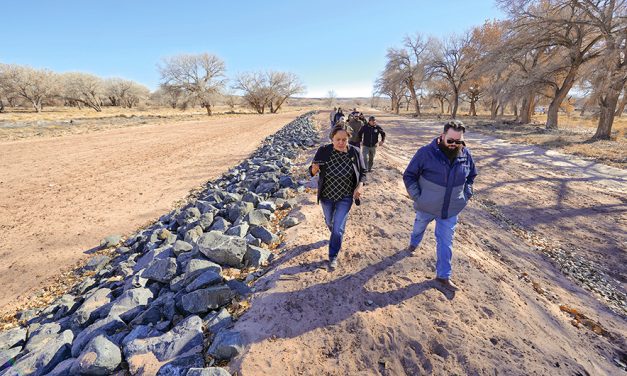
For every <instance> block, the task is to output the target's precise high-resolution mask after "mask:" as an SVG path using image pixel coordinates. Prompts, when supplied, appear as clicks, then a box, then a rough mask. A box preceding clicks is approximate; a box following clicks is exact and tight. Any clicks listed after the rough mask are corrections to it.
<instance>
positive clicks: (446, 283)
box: [435, 277, 459, 292]
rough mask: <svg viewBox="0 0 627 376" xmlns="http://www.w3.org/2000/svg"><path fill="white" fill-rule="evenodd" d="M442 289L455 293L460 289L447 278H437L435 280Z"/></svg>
mask: <svg viewBox="0 0 627 376" xmlns="http://www.w3.org/2000/svg"><path fill="white" fill-rule="evenodd" d="M435 280H436V281H437V282H438V283H439V284H440V285H441V286H442V287H444V288H445V289H447V290H449V291H452V292H455V291H457V290H459V287H457V285H456V284H454V283H453V282H452V281H451V280H450V279H446V278H437V277H436V279H435Z"/></svg>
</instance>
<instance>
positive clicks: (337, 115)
mask: <svg viewBox="0 0 627 376" xmlns="http://www.w3.org/2000/svg"><path fill="white" fill-rule="evenodd" d="M341 117H344V110H342V107H338V109H337V112H336V113H335V115H334V116H333V125H334V126H335V125H336V124H337V122H338V121H340V118H341Z"/></svg>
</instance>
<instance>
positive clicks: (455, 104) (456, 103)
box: [451, 90, 459, 119]
mask: <svg viewBox="0 0 627 376" xmlns="http://www.w3.org/2000/svg"><path fill="white" fill-rule="evenodd" d="M457 107H459V92H458V91H457V90H453V113H452V114H451V117H452V118H453V119H455V117H456V116H457Z"/></svg>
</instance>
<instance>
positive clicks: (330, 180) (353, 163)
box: [309, 127, 366, 270]
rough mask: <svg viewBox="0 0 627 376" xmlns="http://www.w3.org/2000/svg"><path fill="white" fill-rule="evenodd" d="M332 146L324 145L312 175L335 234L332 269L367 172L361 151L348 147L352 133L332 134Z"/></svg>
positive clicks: (337, 129)
mask: <svg viewBox="0 0 627 376" xmlns="http://www.w3.org/2000/svg"><path fill="white" fill-rule="evenodd" d="M330 136H331V144H328V145H324V146H321V147H320V148H319V149H318V151H317V152H316V155H315V156H314V159H313V161H312V163H311V166H309V173H310V174H311V176H315V175H316V174H318V173H320V177H319V179H318V202H319V203H320V205H321V206H322V212H323V213H324V221H325V222H326V225H327V227H328V228H329V230H330V231H331V239H330V240H329V269H330V270H334V269H335V268H336V267H337V257H338V253H339V252H340V249H341V248H342V237H343V236H344V227H345V226H346V219H347V217H348V212H349V211H350V209H351V207H352V206H353V199H354V200H355V204H356V205H359V199H360V197H361V194H362V190H363V186H364V181H365V179H366V170H365V168H364V163H363V161H362V159H361V155H360V153H359V149H357V148H356V147H354V146H352V145H349V144H348V132H347V131H346V129H344V128H341V127H335V128H333V131H331V135H330Z"/></svg>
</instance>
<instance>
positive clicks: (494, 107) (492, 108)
mask: <svg viewBox="0 0 627 376" xmlns="http://www.w3.org/2000/svg"><path fill="white" fill-rule="evenodd" d="M498 104H499V101H498V100H496V98H492V101H491V102H490V119H491V120H494V119H496V115H497V113H498V110H499V105H498Z"/></svg>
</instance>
